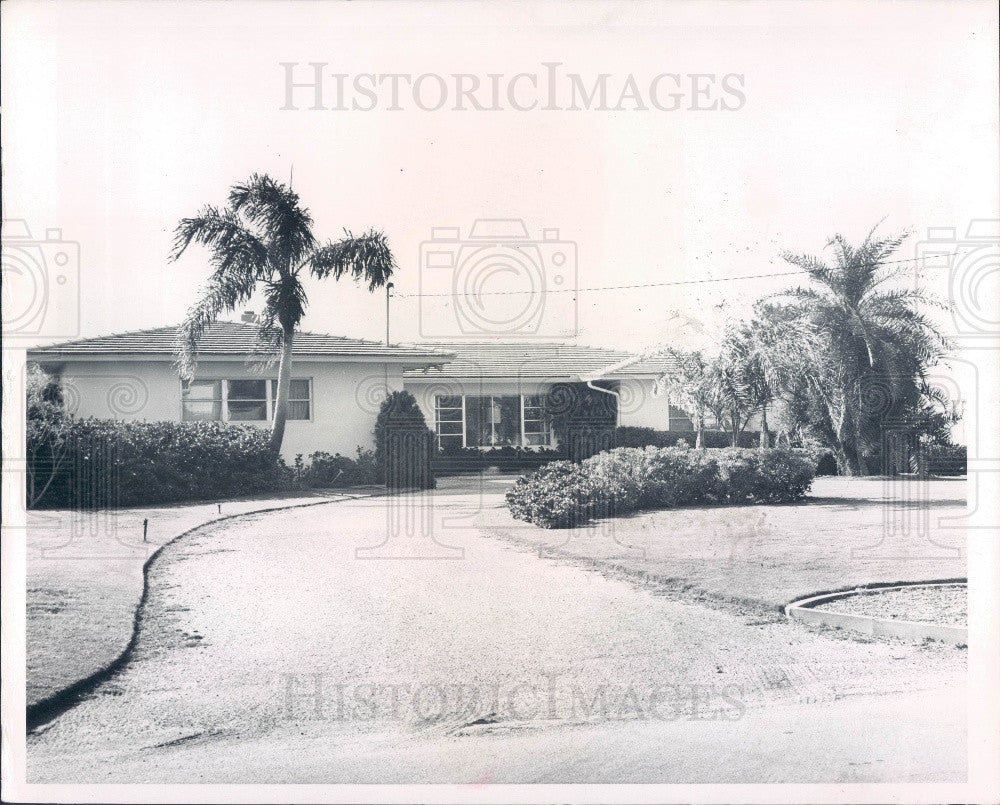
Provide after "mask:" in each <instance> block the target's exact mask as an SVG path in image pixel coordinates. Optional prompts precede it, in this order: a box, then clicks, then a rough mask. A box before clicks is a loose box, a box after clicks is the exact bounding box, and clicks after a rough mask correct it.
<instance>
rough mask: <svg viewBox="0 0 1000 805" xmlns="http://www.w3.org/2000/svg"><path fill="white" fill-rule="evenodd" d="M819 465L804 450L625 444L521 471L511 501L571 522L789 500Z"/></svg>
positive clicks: (558, 523) (515, 509)
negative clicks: (525, 472) (581, 458)
mask: <svg viewBox="0 0 1000 805" xmlns="http://www.w3.org/2000/svg"><path fill="white" fill-rule="evenodd" d="M815 469H816V466H815V460H814V457H813V456H812V455H811V454H808V453H806V452H805V451H800V450H788V449H777V448H775V449H768V450H751V449H742V448H729V449H725V450H691V449H687V448H684V447H664V448H656V447H647V448H634V447H620V448H617V449H614V450H608V451H605V452H603V453H598V454H597V455H596V456H592V457H591V458H589V459H587V460H586V461H583V462H581V463H580V464H572V463H570V462H568V461H553V462H551V463H550V464H548V465H546V466H545V467H542V468H541V469H539V470H537V471H536V472H534V473H531V474H530V475H526V476H522V477H521V478H519V479H518V481H517V482H516V483H515V484H514V486H513V487H512V488H511V489H510V490H508V492H507V506H508V508H509V509H510V512H511V514H512V515H513V516H514V517H515V518H516V519H518V520H524V521H526V522H529V523H534V524H535V525H538V526H541V527H542V528H573V527H575V526H578V525H581V524H583V523H586V522H587V521H588V520H591V519H593V518H595V517H608V516H616V515H622V514H627V513H629V512H633V511H638V510H643V509H662V508H673V507H676V506H690V505H698V504H713V503H729V504H737V505H739V504H751V503H787V502H790V501H793V500H798V499H800V498H801V497H802V496H803V495H805V493H806V492H807V491H808V490H809V486H810V484H811V483H812V479H813V475H814V474H815Z"/></svg>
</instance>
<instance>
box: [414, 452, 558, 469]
mask: <svg viewBox="0 0 1000 805" xmlns="http://www.w3.org/2000/svg"><path fill="white" fill-rule="evenodd" d="M564 458H566V456H565V454H563V453H562V451H560V450H551V449H549V448H522V447H514V446H504V447H491V448H488V449H485V450H482V449H480V448H478V447H448V448H446V449H442V450H437V451H435V453H434V458H433V462H434V472H435V474H436V475H447V474H454V473H461V472H481V471H483V470H485V469H488V468H490V467H496V468H497V469H499V470H500V471H501V472H524V471H525V470H536V469H538V468H539V467H541V466H542V465H543V464H548V463H549V462H550V461H559V460H561V459H564Z"/></svg>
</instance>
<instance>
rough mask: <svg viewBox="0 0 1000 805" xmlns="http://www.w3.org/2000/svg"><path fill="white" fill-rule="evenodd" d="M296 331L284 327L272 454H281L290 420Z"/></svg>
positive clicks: (275, 402)
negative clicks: (290, 395) (286, 424)
mask: <svg viewBox="0 0 1000 805" xmlns="http://www.w3.org/2000/svg"><path fill="white" fill-rule="evenodd" d="M294 340H295V330H294V329H293V328H291V327H282V332H281V361H280V362H279V363H278V394H277V396H276V397H275V400H274V423H273V424H272V426H271V452H272V453H274V454H275V455H278V454H279V453H280V452H281V442H282V440H283V439H284V438H285V422H286V420H287V419H288V389H289V387H290V386H291V382H292V343H293V341H294Z"/></svg>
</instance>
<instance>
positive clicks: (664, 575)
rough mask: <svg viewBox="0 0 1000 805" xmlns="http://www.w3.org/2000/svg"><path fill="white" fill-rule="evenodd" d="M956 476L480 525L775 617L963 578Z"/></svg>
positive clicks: (494, 518) (823, 484)
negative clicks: (844, 594) (746, 501)
mask: <svg viewBox="0 0 1000 805" xmlns="http://www.w3.org/2000/svg"><path fill="white" fill-rule="evenodd" d="M965 494H966V485H965V480H964V479H947V480H930V481H921V480H917V479H890V478H831V477H821V478H817V479H816V480H815V482H814V483H813V489H812V492H811V493H810V495H809V496H808V497H807V498H806V499H805V500H803V501H802V502H801V503H793V504H782V505H775V506H715V507H698V508H690V509H671V510H661V511H652V512H641V513H638V514H635V515H631V516H628V517H622V518H616V519H607V520H602V521H598V522H595V523H591V524H589V525H587V526H584V527H582V528H577V529H572V530H544V529H541V528H536V527H534V526H530V525H528V524H526V523H521V522H519V521H516V520H514V519H513V518H511V517H510V515H509V513H508V512H507V511H506V508H505V507H504V506H502V505H498V506H497V507H495V508H492V509H488V510H486V511H484V512H483V517H482V521H483V524H484V525H486V526H487V527H488V528H489V530H490V531H491V532H492V533H493V534H494V535H495V536H499V537H502V538H505V539H509V540H513V541H516V542H518V543H520V544H522V545H528V546H531V547H533V548H537V549H538V550H539V551H540V553H541V554H542V555H550V556H556V557H563V558H569V559H573V560H578V561H582V562H584V563H586V564H588V565H590V566H593V567H595V568H596V569H600V570H602V571H604V572H606V573H612V574H621V575H626V576H629V577H630V578H632V579H633V580H639V581H642V582H645V583H648V584H650V585H652V586H653V587H656V588H658V589H659V590H661V591H664V592H667V591H674V592H677V593H680V594H683V595H684V596H685V597H688V598H691V599H702V600H707V601H709V602H712V601H715V602H720V603H729V604H736V605H739V606H740V607H741V608H744V609H752V610H776V609H780V608H781V607H782V606H784V604H786V603H788V602H790V601H792V600H795V599H796V598H799V597H802V596H805V595H808V594H810V593H817V592H826V591H831V590H839V589H844V588H847V587H852V586H855V585H866V584H880V583H891V582H906V581H923V580H930V579H946V578H947V579H951V578H964V577H965V576H966V575H967V565H966V559H967V557H966V549H965V531H964V527H963V526H962V519H961V518H962V517H963V516H964V515H965Z"/></svg>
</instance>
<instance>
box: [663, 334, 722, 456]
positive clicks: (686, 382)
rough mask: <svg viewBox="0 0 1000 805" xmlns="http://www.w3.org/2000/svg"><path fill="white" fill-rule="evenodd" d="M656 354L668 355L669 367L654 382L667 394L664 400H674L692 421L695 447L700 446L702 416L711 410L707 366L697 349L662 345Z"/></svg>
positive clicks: (703, 418) (701, 442)
mask: <svg viewBox="0 0 1000 805" xmlns="http://www.w3.org/2000/svg"><path fill="white" fill-rule="evenodd" d="M656 354H661V355H663V356H664V357H666V358H667V359H668V363H669V365H670V368H669V369H667V370H665V371H664V373H663V374H662V375H661V376H660V377H659V378H657V385H658V386H659V387H660V388H661V389H663V390H664V391H665V392H666V394H667V399H668V402H670V403H673V404H675V405H676V406H677V407H678V408H680V409H681V410H682V411H684V413H686V414H687V415H688V417H690V419H691V424H692V425H694V432H695V442H694V446H695V449H696V450H701V449H702V448H703V447H704V438H703V435H702V433H703V431H704V428H705V419H706V417H707V415H708V413H709V411H711V410H712V396H711V387H710V385H709V372H710V369H711V367H710V366H709V365H708V364H707V363H706V362H705V359H704V358H703V357H702V354H701V353H700V352H697V351H695V352H682V351H681V350H677V349H673V348H672V347H664V348H663V349H662V350H659V351H658V352H657V353H656Z"/></svg>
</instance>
